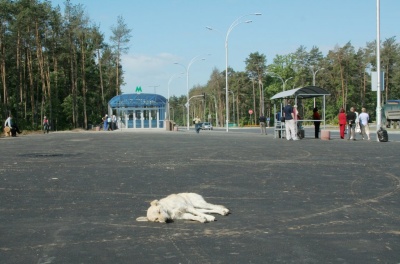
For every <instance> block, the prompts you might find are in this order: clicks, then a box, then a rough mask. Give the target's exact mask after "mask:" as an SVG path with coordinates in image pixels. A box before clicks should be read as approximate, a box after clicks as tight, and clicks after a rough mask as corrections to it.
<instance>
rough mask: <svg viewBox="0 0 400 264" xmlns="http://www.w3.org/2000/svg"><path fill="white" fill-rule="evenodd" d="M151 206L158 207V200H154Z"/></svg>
mask: <svg viewBox="0 0 400 264" xmlns="http://www.w3.org/2000/svg"><path fill="white" fill-rule="evenodd" d="M150 205H152V206H157V205H158V200H154V201H152V202H151V203H150Z"/></svg>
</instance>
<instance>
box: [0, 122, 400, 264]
mask: <svg viewBox="0 0 400 264" xmlns="http://www.w3.org/2000/svg"><path fill="white" fill-rule="evenodd" d="M389 139H390V138H389ZM0 146H1V150H2V157H1V165H2V166H1V169H0V200H1V206H0V211H1V214H0V262H1V263H37V264H45V263H46V264H49V263H96V264H98V263H400V224H399V223H400V221H399V220H400V207H399V200H400V172H399V171H400V170H399V146H400V145H399V142H397V141H390V142H386V143H380V142H376V141H375V140H371V141H362V140H357V141H348V140H341V139H339V138H335V137H333V138H332V139H331V140H319V139H314V138H312V137H306V138H305V139H302V140H299V141H287V140H284V139H274V137H273V135H272V133H268V135H260V134H259V133H258V130H252V132H246V130H234V131H233V130H232V131H231V132H229V133H226V132H223V131H222V130H218V129H216V130H213V131H201V132H200V133H199V134H197V133H195V132H194V130H190V131H186V130H184V129H180V130H179V131H177V132H176V131H164V130H156V131H154V130H152V131H150V130H145V129H143V130H139V131H130V132H123V131H109V132H105V131H100V132H94V131H80V132H54V133H50V134H46V135H44V134H31V135H22V136H18V137H16V138H4V137H2V138H0ZM179 192H196V193H199V194H201V195H203V197H204V198H205V199H206V201H208V202H210V203H215V204H222V205H225V206H226V207H227V208H229V209H230V210H231V213H230V214H229V215H227V216H220V215H216V219H217V221H215V222H211V223H206V224H201V223H197V222H192V221H185V220H177V221H174V222H172V223H168V224H159V223H149V222H136V220H135V219H136V218H137V217H139V216H144V215H145V214H146V210H147V208H148V206H149V203H150V201H152V200H154V199H160V198H162V197H165V196H167V195H169V194H171V193H179Z"/></svg>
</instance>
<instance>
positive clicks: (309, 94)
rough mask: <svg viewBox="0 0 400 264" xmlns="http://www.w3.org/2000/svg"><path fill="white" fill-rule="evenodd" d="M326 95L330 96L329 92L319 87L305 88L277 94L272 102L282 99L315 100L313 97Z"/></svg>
mask: <svg viewBox="0 0 400 264" xmlns="http://www.w3.org/2000/svg"><path fill="white" fill-rule="evenodd" d="M324 95H330V93H329V92H328V91H327V90H325V89H323V88H321V87H318V86H305V87H300V88H295V89H292V90H287V91H283V92H280V93H277V94H275V95H274V96H272V97H271V100H273V99H280V98H295V97H297V98H313V97H321V96H324Z"/></svg>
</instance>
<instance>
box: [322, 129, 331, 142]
mask: <svg viewBox="0 0 400 264" xmlns="http://www.w3.org/2000/svg"><path fill="white" fill-rule="evenodd" d="M321 139H322V140H330V139H331V132H330V131H329V130H321Z"/></svg>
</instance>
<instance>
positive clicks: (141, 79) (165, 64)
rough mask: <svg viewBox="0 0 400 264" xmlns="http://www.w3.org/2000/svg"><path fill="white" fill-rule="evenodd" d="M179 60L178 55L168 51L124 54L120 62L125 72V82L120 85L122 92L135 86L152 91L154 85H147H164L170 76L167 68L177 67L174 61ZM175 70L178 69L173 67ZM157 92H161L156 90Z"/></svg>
mask: <svg viewBox="0 0 400 264" xmlns="http://www.w3.org/2000/svg"><path fill="white" fill-rule="evenodd" d="M179 60H180V58H179V57H178V56H174V55H173V54H170V53H160V54H157V55H155V56H151V55H147V54H135V55H132V54H127V55H124V56H123V57H122V59H121V63H122V67H123V70H124V72H125V73H124V78H125V83H126V84H125V85H124V86H123V87H122V92H123V93H132V92H134V91H135V88H136V87H137V86H141V87H142V89H143V91H144V92H149V93H153V92H154V87H153V88H150V87H149V86H156V85H158V86H159V87H160V88H159V89H161V88H163V87H165V86H166V84H167V82H168V78H169V76H170V74H169V73H168V70H171V68H172V70H174V69H175V68H177V66H176V65H174V62H176V61H179ZM177 70H179V69H175V71H177ZM146 87H147V88H148V89H146ZM157 88H158V87H157ZM157 88H156V89H157ZM146 90H147V91H146ZM163 90H165V88H163ZM157 93H160V94H163V93H161V92H160V91H158V90H157Z"/></svg>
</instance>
